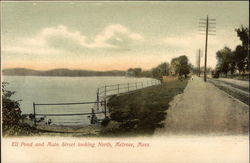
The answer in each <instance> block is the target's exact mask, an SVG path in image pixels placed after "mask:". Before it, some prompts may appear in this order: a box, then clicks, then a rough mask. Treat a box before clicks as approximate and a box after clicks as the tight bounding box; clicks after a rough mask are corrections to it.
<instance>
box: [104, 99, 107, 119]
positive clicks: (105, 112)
mask: <svg viewBox="0 0 250 163" xmlns="http://www.w3.org/2000/svg"><path fill="white" fill-rule="evenodd" d="M104 116H105V118H106V117H107V101H106V97H105V99H104Z"/></svg>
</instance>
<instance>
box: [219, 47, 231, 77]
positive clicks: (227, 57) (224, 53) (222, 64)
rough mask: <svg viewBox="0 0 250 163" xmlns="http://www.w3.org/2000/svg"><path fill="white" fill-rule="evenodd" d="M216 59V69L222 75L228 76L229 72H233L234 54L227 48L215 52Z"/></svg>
mask: <svg viewBox="0 0 250 163" xmlns="http://www.w3.org/2000/svg"><path fill="white" fill-rule="evenodd" d="M216 58H217V61H218V63H217V69H218V70H219V71H220V72H222V73H224V74H226V75H227V74H228V72H229V71H231V72H234V70H235V61H234V58H235V57H234V53H233V52H232V50H231V49H230V48H228V47H224V48H223V49H222V50H219V51H217V52H216Z"/></svg>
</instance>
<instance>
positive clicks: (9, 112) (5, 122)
mask: <svg viewBox="0 0 250 163" xmlns="http://www.w3.org/2000/svg"><path fill="white" fill-rule="evenodd" d="M6 84H7V83H6V82H4V83H2V118H3V119H2V126H3V131H6V130H8V129H9V128H11V127H12V126H15V125H19V123H20V119H21V110H20V106H19V101H15V100H12V99H10V97H11V96H12V95H13V94H14V93H15V92H12V91H8V90H6V89H5V87H6Z"/></svg>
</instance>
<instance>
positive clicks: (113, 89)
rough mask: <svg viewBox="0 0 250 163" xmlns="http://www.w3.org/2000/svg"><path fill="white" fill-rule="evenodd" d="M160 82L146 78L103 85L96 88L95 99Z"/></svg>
mask: <svg viewBox="0 0 250 163" xmlns="http://www.w3.org/2000/svg"><path fill="white" fill-rule="evenodd" d="M160 83H161V82H160V81H159V80H148V81H142V82H130V83H121V84H113V85H105V86H102V87H99V88H97V101H98V98H99V99H100V98H103V99H105V98H106V97H107V96H111V95H115V94H120V93H128V92H130V91H134V90H138V89H142V88H145V87H150V86H153V85H158V84H160Z"/></svg>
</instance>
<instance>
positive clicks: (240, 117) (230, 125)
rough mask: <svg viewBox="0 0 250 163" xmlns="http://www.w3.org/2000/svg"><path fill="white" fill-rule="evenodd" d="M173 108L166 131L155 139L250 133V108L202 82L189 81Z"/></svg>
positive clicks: (198, 79) (173, 103)
mask: <svg viewBox="0 0 250 163" xmlns="http://www.w3.org/2000/svg"><path fill="white" fill-rule="evenodd" d="M170 105H171V106H170V108H169V109H168V110H167V118H166V120H165V128H162V129H157V130H156V131H155V135H168V134H169V135H171V134H211V135H214V134H216V135H217V134H219V135H221V134H223V135H224V134H226V135H231V134H233V135H235V134H247V133H248V128H249V107H248V106H247V105H246V104H244V103H242V102H240V101H238V100H236V99H234V98H232V97H231V96H228V95H227V94H226V93H225V92H223V91H221V90H220V89H218V88H216V87H215V86H214V85H212V84H211V83H208V82H207V83H205V82H203V81H202V79H201V78H198V77H194V79H193V80H190V81H189V83H188V85H187V87H186V88H185V90H184V93H183V94H180V95H178V96H176V97H175V98H174V100H173V101H172V102H171V104H170Z"/></svg>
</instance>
